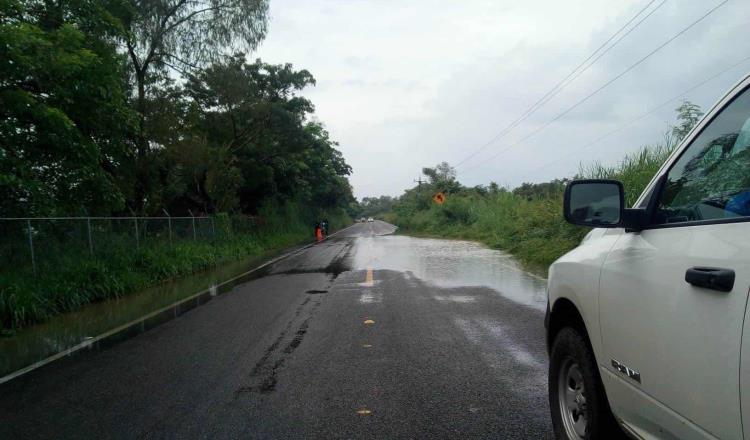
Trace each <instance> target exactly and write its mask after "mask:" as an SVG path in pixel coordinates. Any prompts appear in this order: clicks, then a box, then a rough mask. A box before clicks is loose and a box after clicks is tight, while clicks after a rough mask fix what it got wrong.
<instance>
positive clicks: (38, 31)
mask: <svg viewBox="0 0 750 440" xmlns="http://www.w3.org/2000/svg"><path fill="white" fill-rule="evenodd" d="M267 11H268V4H267V0H189V1H186V0H139V1H136V0H66V1H59V0H4V1H0V200H2V202H1V203H0V217H8V216H51V215H57V216H69V215H85V214H88V215H109V214H117V213H130V212H134V213H137V214H151V215H162V214H163V209H166V210H167V211H168V212H169V213H171V214H172V215H177V214H187V212H188V210H190V211H191V212H193V213H214V212H237V213H249V214H255V213H257V212H258V210H259V209H260V208H261V207H263V206H266V205H283V204H287V203H294V204H297V205H300V206H304V207H307V208H308V209H307V211H306V212H308V213H310V215H311V216H313V215H315V212H316V211H317V210H319V211H317V212H321V213H322V212H326V211H328V212H330V210H332V209H333V210H336V209H338V210H343V209H347V210H349V211H350V212H351V213H354V211H355V206H356V202H355V200H354V198H353V196H352V191H351V187H350V185H349V182H348V179H347V176H348V175H349V174H350V173H351V168H350V167H349V165H347V164H346V162H345V161H344V158H343V157H342V155H341V153H340V152H339V151H338V150H337V149H336V147H337V143H336V142H334V141H333V140H331V139H330V137H329V135H328V132H327V131H326V130H325V128H324V127H323V125H322V124H321V123H319V122H317V120H316V119H315V118H314V117H313V112H314V107H313V104H312V103H311V102H310V101H309V100H308V99H305V98H303V97H301V96H299V95H298V92H299V91H300V90H302V89H303V88H305V87H307V86H310V85H314V84H315V79H314V78H313V76H312V75H311V74H310V72H308V71H306V70H296V69H294V68H293V67H292V66H291V65H290V64H284V65H269V64H265V63H263V62H262V61H260V60H256V61H253V62H249V61H248V60H247V56H246V54H247V53H249V52H250V51H252V50H253V49H255V48H256V46H257V44H258V43H259V42H260V41H261V40H262V39H263V38H264V37H265V34H266V26H267Z"/></svg>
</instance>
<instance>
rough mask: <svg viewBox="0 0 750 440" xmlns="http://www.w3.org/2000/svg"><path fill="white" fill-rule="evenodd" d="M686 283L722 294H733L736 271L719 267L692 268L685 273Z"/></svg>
mask: <svg viewBox="0 0 750 440" xmlns="http://www.w3.org/2000/svg"><path fill="white" fill-rule="evenodd" d="M685 281H687V282H688V283H690V284H692V285H694V286H698V287H704V288H706V289H712V290H718V291H720V292H731V291H732V288H733V287H734V271H733V270H732V269H722V268H719V267H699V266H696V267H691V268H690V269H688V270H687V272H685Z"/></svg>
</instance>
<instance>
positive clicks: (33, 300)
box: [0, 203, 350, 333]
mask: <svg viewBox="0 0 750 440" xmlns="http://www.w3.org/2000/svg"><path fill="white" fill-rule="evenodd" d="M317 214H318V215H319V216H321V217H326V216H327V217H328V218H329V220H330V222H331V227H332V228H333V229H337V228H340V227H343V226H345V225H346V224H348V223H349V222H350V219H349V218H348V216H347V215H346V213H345V212H344V211H343V210H336V211H332V212H325V211H323V212H318V213H317ZM260 216H261V217H262V218H263V219H265V220H266V222H265V224H264V225H263V226H262V227H260V228H241V227H239V226H238V225H237V224H234V225H233V224H232V223H233V222H232V220H231V219H230V218H229V217H228V216H226V215H219V216H217V217H216V218H215V220H216V229H217V234H216V238H215V240H202V241H201V240H198V241H192V240H185V241H179V242H175V243H173V244H170V243H169V242H165V241H156V242H149V243H144V244H142V245H141V246H140V248H139V249H137V250H136V249H135V248H134V247H133V246H130V247H117V248H115V249H112V250H111V251H110V252H107V253H104V254H103V255H97V256H96V257H91V256H89V255H87V254H84V253H73V254H70V255H69V256H65V255H63V256H61V257H60V258H58V259H57V260H56V261H55V265H54V267H53V268H46V269H48V270H44V271H39V272H38V273H37V274H36V275H35V274H34V273H33V272H32V271H31V269H30V268H8V267H5V268H0V323H2V331H3V332H4V333H7V332H12V331H13V330H15V329H18V328H21V327H24V326H27V325H30V324H33V323H37V322H41V321H44V320H46V319H49V318H50V317H52V316H54V315H57V314H60V313H64V312H68V311H72V310H76V309H78V308H80V307H82V306H84V305H86V304H89V303H92V302H95V301H101V300H104V299H108V298H116V297H120V296H123V295H127V294H129V293H133V292H137V291H139V290H142V289H144V288H147V287H150V286H153V285H156V284H158V283H161V282H164V281H167V280H170V279H174V278H177V277H180V276H184V275H187V274H191V273H196V272H200V271H203V270H207V269H210V268H213V267H216V266H218V265H221V264H223V263H226V262H230V261H235V260H238V259H241V258H246V257H250V256H259V255H263V254H264V253H266V252H269V251H271V250H274V249H280V248H284V247H288V246H290V245H294V244H298V243H300V242H304V241H306V240H310V239H312V224H313V218H312V217H311V213H310V212H309V210H305V209H303V208H302V207H300V206H299V205H297V204H294V203H287V204H283V205H269V206H267V207H265V208H263V209H262V210H261V212H260Z"/></svg>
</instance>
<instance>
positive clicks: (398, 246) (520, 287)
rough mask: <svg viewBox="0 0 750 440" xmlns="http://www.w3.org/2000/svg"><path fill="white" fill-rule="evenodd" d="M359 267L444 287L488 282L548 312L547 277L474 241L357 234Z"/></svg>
mask: <svg viewBox="0 0 750 440" xmlns="http://www.w3.org/2000/svg"><path fill="white" fill-rule="evenodd" d="M350 264H351V265H352V267H353V268H354V269H367V268H372V269H386V270H395V271H399V272H408V273H411V274H412V275H413V276H415V277H417V278H419V279H420V280H422V281H425V282H427V283H430V284H435V285H436V286H440V287H465V286H484V287H489V288H490V289H492V290H494V291H496V292H497V294H499V295H502V296H504V297H506V298H508V299H510V300H512V301H515V302H517V303H519V304H523V305H526V306H530V307H533V308H535V309H538V310H541V311H544V310H545V309H546V306H547V280H546V279H545V278H543V277H541V276H539V275H537V274H534V273H531V272H529V271H527V270H525V269H524V268H522V267H521V265H520V264H518V263H517V262H516V261H515V260H514V259H513V257H512V256H510V255H508V254H506V253H504V252H501V251H497V250H493V249H488V248H486V247H484V246H482V245H480V244H477V243H474V242H469V241H457V240H455V241H454V240H435V239H427V238H414V237H409V236H405V235H390V236H384V237H361V238H357V239H356V241H355V243H354V248H353V249H352V252H351V263H350Z"/></svg>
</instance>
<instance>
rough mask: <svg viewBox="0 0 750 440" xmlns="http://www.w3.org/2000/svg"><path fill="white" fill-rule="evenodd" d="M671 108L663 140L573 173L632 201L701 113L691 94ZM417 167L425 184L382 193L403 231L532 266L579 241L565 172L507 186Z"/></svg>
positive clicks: (389, 216) (440, 168) (542, 264)
mask: <svg viewBox="0 0 750 440" xmlns="http://www.w3.org/2000/svg"><path fill="white" fill-rule="evenodd" d="M677 113H678V121H677V125H676V126H674V127H672V129H671V130H670V131H669V132H668V133H666V134H665V136H664V139H663V141H662V142H660V143H657V144H654V145H650V146H646V147H643V148H642V149H641V150H639V151H638V152H636V153H632V154H627V155H625V157H624V158H623V159H622V160H620V161H619V162H618V164H617V165H615V166H604V165H602V164H600V163H593V164H587V165H582V166H581V169H580V170H579V172H578V174H577V175H576V176H575V178H611V179H618V180H620V181H622V182H623V184H624V186H625V194H626V203H627V204H628V205H629V206H630V205H632V203H634V202H635V200H636V199H637V198H638V196H639V195H640V194H641V192H642V191H643V190H644V189H645V187H646V185H647V184H648V182H649V181H650V180H651V178H652V177H653V176H654V174H655V173H656V171H657V170H658V169H659V167H660V166H661V165H662V163H663V162H664V161H665V160H666V159H667V157H668V155H669V154H670V153H671V152H672V150H673V149H674V147H675V146H676V145H677V143H678V142H679V141H680V140H681V139H682V138H683V137H684V136H685V135H686V134H687V133H688V132H689V131H690V129H691V128H692V127H693V125H695V124H696V123H697V122H698V120H699V119H700V116H701V115H702V112H701V110H700V108H699V107H698V106H696V105H695V104H692V103H690V102H684V103H683V104H682V105H680V107H678V108H677ZM423 174H425V175H426V176H427V177H428V182H427V183H426V184H422V185H421V186H418V187H414V188H411V189H408V190H406V191H405V192H404V194H403V195H401V196H400V197H399V198H398V199H395V200H391V199H390V198H388V199H387V200H386V201H387V202H389V203H390V205H391V208H390V212H389V213H387V214H386V215H385V217H386V219H387V220H389V221H390V222H391V223H394V224H396V225H398V226H399V227H400V228H401V230H402V231H404V232H407V233H411V234H424V235H429V236H437V237H452V238H463V239H470V240H478V241H481V242H483V243H485V244H487V245H489V246H491V247H494V248H498V249H503V250H506V251H509V252H511V253H513V254H514V255H515V256H516V257H518V258H519V259H520V260H521V261H523V262H525V263H528V264H530V265H531V266H536V267H539V268H546V266H547V265H549V264H550V263H552V262H553V261H554V260H556V259H557V258H558V257H560V256H561V255H563V254H564V253H566V252H568V251H569V250H571V249H573V248H574V247H576V246H578V244H579V243H580V241H581V239H582V238H583V236H584V235H585V234H586V233H587V232H588V230H587V229H586V228H582V227H577V226H572V225H570V224H568V223H566V222H565V220H564V219H563V215H562V202H563V192H564V191H565V185H566V184H567V182H568V180H569V179H567V178H564V179H554V180H552V181H549V182H542V183H524V184H522V185H520V186H518V187H516V188H514V189H510V188H503V187H500V186H499V185H497V184H496V183H490V184H489V185H479V186H475V187H465V186H463V185H461V184H460V183H459V182H458V181H457V180H456V173H455V170H454V169H453V168H452V167H451V166H450V165H449V164H447V163H445V162H443V163H441V164H439V165H438V166H437V167H435V168H425V169H423ZM437 191H443V192H445V193H446V194H447V196H446V201H445V203H444V204H443V205H438V204H435V203H434V202H433V200H432V196H433V195H434V194H435V193H436V192H437ZM374 200H375V199H374ZM377 201H378V202H379V203H376V204H374V205H377V206H381V205H382V202H381V201H380V200H379V199H377Z"/></svg>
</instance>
